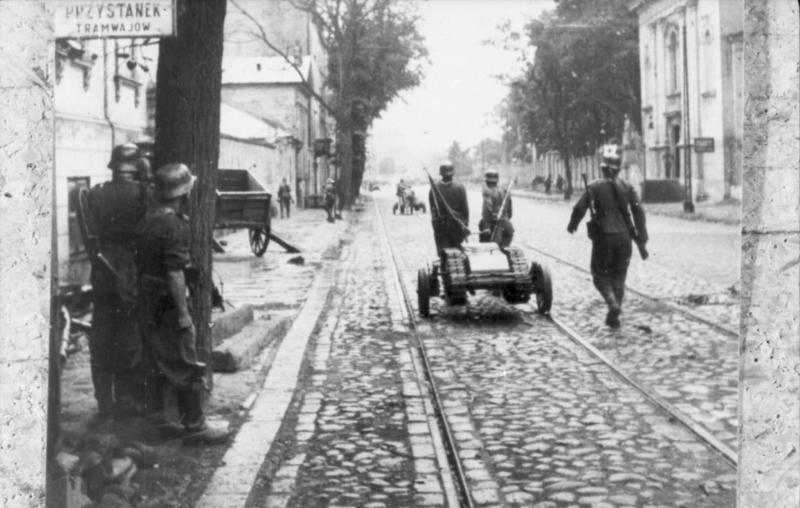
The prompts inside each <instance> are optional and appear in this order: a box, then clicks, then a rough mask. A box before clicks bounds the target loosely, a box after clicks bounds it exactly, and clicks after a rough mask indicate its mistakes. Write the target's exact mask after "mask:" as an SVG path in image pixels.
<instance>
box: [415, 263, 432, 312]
mask: <svg viewBox="0 0 800 508" xmlns="http://www.w3.org/2000/svg"><path fill="white" fill-rule="evenodd" d="M417 306H418V307H419V315H420V316H422V317H428V316H429V315H430V313H431V274H430V272H429V271H428V268H420V269H419V272H417Z"/></svg>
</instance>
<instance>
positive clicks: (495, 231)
mask: <svg viewBox="0 0 800 508" xmlns="http://www.w3.org/2000/svg"><path fill="white" fill-rule="evenodd" d="M513 185H514V181H513V180H511V181H510V182H508V188H507V189H506V194H505V195H504V196H503V201H502V202H501V203H500V209H499V210H497V220H496V221H495V223H494V227H493V228H492V234H491V235H489V239H490V240H491V241H492V242H494V243H497V244H499V243H500V234H501V233H502V229H501V228H500V227H499V226H500V221H501V220H503V210H505V207H506V203H508V197H509V196H510V195H511V187H512V186H513Z"/></svg>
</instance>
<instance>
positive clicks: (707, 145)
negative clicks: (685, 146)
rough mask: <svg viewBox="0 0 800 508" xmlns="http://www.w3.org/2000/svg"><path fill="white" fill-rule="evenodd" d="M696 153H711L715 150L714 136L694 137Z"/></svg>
mask: <svg viewBox="0 0 800 508" xmlns="http://www.w3.org/2000/svg"><path fill="white" fill-rule="evenodd" d="M694 151H695V153H711V152H713V151H714V138H694Z"/></svg>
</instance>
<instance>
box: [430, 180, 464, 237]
mask: <svg viewBox="0 0 800 508" xmlns="http://www.w3.org/2000/svg"><path fill="white" fill-rule="evenodd" d="M439 174H440V175H441V176H442V179H441V180H439V181H438V182H436V183H434V184H433V185H434V187H433V188H431V190H430V193H429V194H428V201H429V202H430V206H431V223H432V225H433V238H434V240H435V241H436V251H437V252H439V253H441V251H442V249H447V248H451V247H458V246H459V245H461V242H463V241H464V239H465V238H466V237H467V236H469V228H468V225H469V205H468V204H467V190H466V189H465V188H464V186H463V185H462V184H461V183H459V182H455V181H453V175H454V174H455V168H454V167H453V165H452V164H442V165H441V166H439Z"/></svg>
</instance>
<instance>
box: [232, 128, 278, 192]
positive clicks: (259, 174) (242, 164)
mask: <svg viewBox="0 0 800 508" xmlns="http://www.w3.org/2000/svg"><path fill="white" fill-rule="evenodd" d="M279 163H280V161H279V158H278V153H277V150H276V149H275V147H273V146H271V145H268V144H265V143H256V142H252V141H244V140H239V139H236V138H232V137H230V136H225V135H224V134H223V135H222V136H220V142H219V168H220V169H246V170H248V171H250V172H251V173H252V174H253V176H255V177H256V179H257V180H258V181H259V182H261V183H262V184H264V185H265V186H266V187H267V189H268V190H269V191H270V192H272V193H275V192H276V191H277V188H278V187H277V184H276V180H277V182H280V179H279V176H278V175H280V174H281V168H280V167H279Z"/></svg>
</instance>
